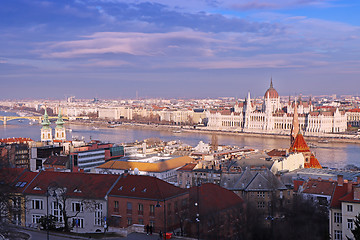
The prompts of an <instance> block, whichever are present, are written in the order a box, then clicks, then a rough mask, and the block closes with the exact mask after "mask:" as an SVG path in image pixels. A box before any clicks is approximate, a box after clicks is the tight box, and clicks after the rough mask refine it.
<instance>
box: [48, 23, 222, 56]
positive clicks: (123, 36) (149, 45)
mask: <svg viewBox="0 0 360 240" xmlns="http://www.w3.org/2000/svg"><path fill="white" fill-rule="evenodd" d="M210 36H211V34H205V33H201V32H194V31H192V30H187V31H181V32H170V33H135V32H133V33H131V32H130V33H129V32H125V33H123V32H98V33H94V34H92V35H89V36H85V38H86V39H83V40H77V41H65V42H60V43H56V44H51V45H50V46H49V47H48V49H47V50H48V51H50V52H45V53H42V56H43V57H47V58H74V57H82V56H85V55H99V54H109V53H111V54H129V55H134V56H159V55H160V56H166V55H168V56H170V55H171V54H170V53H172V52H174V51H179V49H181V51H184V50H185V51H186V50H187V51H191V52H192V53H193V54H194V53H196V54H198V55H203V56H209V55H211V50H210V48H208V47H206V46H207V45H209V44H212V43H216V42H220V41H221V40H217V39H215V38H211V37H210ZM196 46H197V47H198V49H196Z"/></svg>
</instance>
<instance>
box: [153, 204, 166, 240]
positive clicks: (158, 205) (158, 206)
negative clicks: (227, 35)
mask: <svg viewBox="0 0 360 240" xmlns="http://www.w3.org/2000/svg"><path fill="white" fill-rule="evenodd" d="M155 207H157V208H160V207H161V205H160V202H159V201H158V202H157V204H156V206H155ZM163 234H164V239H166V199H165V198H164V233H163Z"/></svg>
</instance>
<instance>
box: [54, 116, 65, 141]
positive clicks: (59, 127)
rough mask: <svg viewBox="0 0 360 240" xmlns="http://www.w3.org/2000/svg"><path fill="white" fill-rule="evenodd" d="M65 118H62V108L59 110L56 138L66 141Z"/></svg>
mask: <svg viewBox="0 0 360 240" xmlns="http://www.w3.org/2000/svg"><path fill="white" fill-rule="evenodd" d="M64 123H65V122H64V120H63V119H62V115H61V110H59V114H58V119H57V121H56V127H55V138H54V140H57V141H66V131H65V128H64Z"/></svg>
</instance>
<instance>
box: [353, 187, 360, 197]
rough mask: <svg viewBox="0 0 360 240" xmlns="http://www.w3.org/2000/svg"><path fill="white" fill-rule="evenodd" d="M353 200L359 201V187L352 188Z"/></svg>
mask: <svg viewBox="0 0 360 240" xmlns="http://www.w3.org/2000/svg"><path fill="white" fill-rule="evenodd" d="M354 200H360V186H359V185H356V186H354Z"/></svg>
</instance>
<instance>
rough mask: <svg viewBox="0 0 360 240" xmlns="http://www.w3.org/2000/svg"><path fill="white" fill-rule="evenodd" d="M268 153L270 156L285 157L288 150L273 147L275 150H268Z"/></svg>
mask: <svg viewBox="0 0 360 240" xmlns="http://www.w3.org/2000/svg"><path fill="white" fill-rule="evenodd" d="M266 154H267V155H269V156H270V157H284V156H286V151H285V150H278V149H273V150H271V151H269V152H267V153H266Z"/></svg>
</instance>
